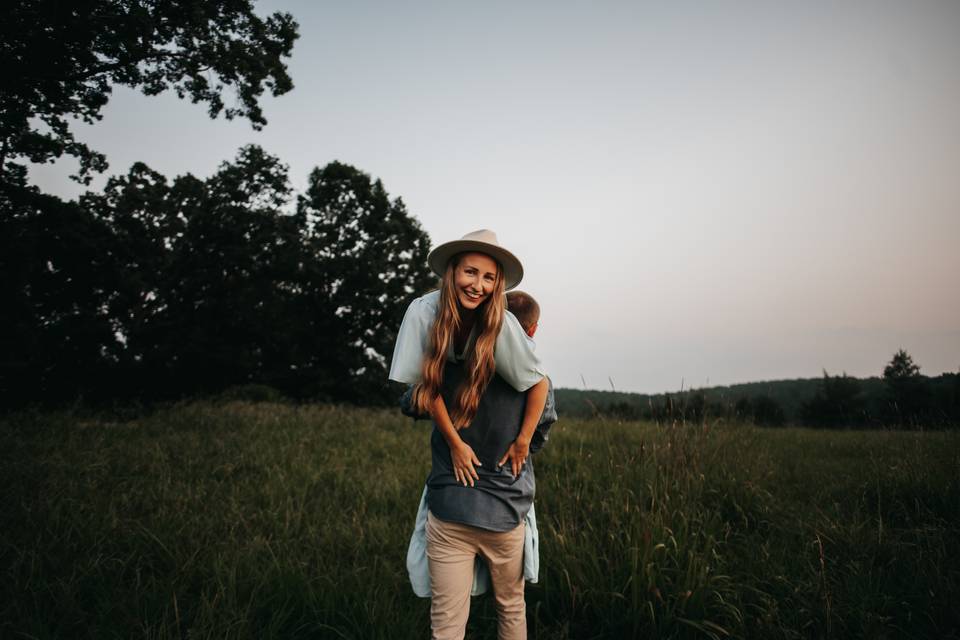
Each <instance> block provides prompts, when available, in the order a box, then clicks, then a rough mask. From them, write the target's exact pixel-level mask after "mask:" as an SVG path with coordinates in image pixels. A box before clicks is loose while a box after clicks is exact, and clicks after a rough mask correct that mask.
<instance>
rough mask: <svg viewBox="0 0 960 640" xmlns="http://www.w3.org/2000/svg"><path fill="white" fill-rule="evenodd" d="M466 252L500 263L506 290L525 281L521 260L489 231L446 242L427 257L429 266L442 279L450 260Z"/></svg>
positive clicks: (481, 231) (476, 232)
mask: <svg viewBox="0 0 960 640" xmlns="http://www.w3.org/2000/svg"><path fill="white" fill-rule="evenodd" d="M466 251H476V252H478V253H485V254H487V255H488V256H490V257H491V258H493V259H494V260H496V261H497V262H499V263H500V268H501V269H503V288H504V290H509V289H513V288H514V287H515V286H517V285H518V284H520V281H521V280H523V265H522V264H520V259H519V258H517V256H515V255H513V254H512V253H510V252H509V251H507V250H506V249H504V248H503V247H501V246H500V243H499V242H497V234H495V233H494V232H493V231H490V230H489V229H480V230H478V231H471V232H470V233H468V234H467V235H465V236H463V237H462V238H460V239H459V240H451V241H450V242H444V243H443V244H441V245H439V246H437V247H436V248H435V249H434V250H433V251H431V252H430V255H429V256H427V264H429V265H430V268H431V269H433V272H434V273H435V274H437V275H438V276H440V277H441V278H442V277H443V274H444V272H445V271H446V270H447V263H448V262H450V258H452V257H453V256H455V255H457V254H458V253H464V252H466Z"/></svg>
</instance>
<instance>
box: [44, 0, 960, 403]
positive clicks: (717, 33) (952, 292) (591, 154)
mask: <svg viewBox="0 0 960 640" xmlns="http://www.w3.org/2000/svg"><path fill="white" fill-rule="evenodd" d="M257 10H258V11H259V12H260V13H267V12H272V11H275V10H283V11H288V12H290V13H292V14H293V15H294V17H295V18H296V20H297V21H298V22H299V23H300V34H301V37H300V39H299V40H298V41H297V43H296V44H295V46H294V52H293V57H292V59H290V60H289V70H290V75H291V76H292V78H293V81H294V84H295V89H294V90H293V91H292V92H290V93H288V94H287V95H285V96H281V97H280V98H276V99H273V98H267V99H265V100H264V101H263V105H264V107H265V116H266V117H267V119H268V120H269V124H268V125H267V127H266V128H265V129H264V130H263V131H261V132H256V131H253V130H252V129H251V127H250V125H249V123H248V122H247V121H243V120H236V121H233V122H229V121H226V120H223V119H219V120H210V119H209V118H208V117H207V115H206V109H205V107H204V106H203V105H193V104H190V103H189V102H188V101H180V100H178V99H177V98H176V97H175V96H174V95H172V94H169V93H168V94H164V95H161V96H157V97H145V96H142V95H140V94H138V93H136V92H133V91H130V90H126V89H117V90H116V91H115V92H114V96H113V99H112V100H111V102H110V103H109V105H108V106H107V107H106V108H105V110H104V118H103V120H102V121H101V122H99V123H97V124H96V125H93V126H87V125H77V126H76V128H75V131H76V132H77V134H78V138H79V139H80V140H82V141H85V142H88V143H89V144H90V145H91V146H92V147H93V148H95V149H97V150H100V151H102V152H104V153H106V155H107V158H108V160H109V161H110V164H111V168H110V171H109V172H108V174H107V175H111V174H117V173H125V172H126V171H127V170H128V169H129V167H130V165H131V164H132V163H133V162H135V161H138V160H140V161H143V162H146V163H147V164H148V165H149V166H150V167H151V168H153V169H155V170H158V171H160V172H162V173H164V174H165V175H167V176H168V177H171V178H172V177H173V176H175V175H177V174H182V173H187V172H190V173H193V174H195V175H197V176H200V177H205V176H208V175H210V174H211V173H213V172H214V171H215V169H216V167H217V165H218V164H219V163H220V162H222V161H225V160H230V159H232V158H234V156H235V155H236V153H237V150H238V149H239V147H240V146H242V145H244V144H248V143H256V144H259V145H261V146H263V147H264V148H265V149H266V150H267V151H268V152H270V153H272V154H274V155H276V156H279V157H280V158H281V159H282V160H283V161H284V162H285V163H287V164H288V165H289V167H290V174H291V178H292V181H293V184H294V185H295V186H296V187H297V188H298V189H302V188H303V186H304V184H305V183H306V177H307V174H308V173H309V171H310V170H311V169H312V168H313V167H315V166H322V165H325V164H326V163H328V162H330V161H332V160H340V161H342V162H346V163H349V164H352V165H354V166H356V167H358V168H360V169H362V170H363V171H365V172H367V173H369V174H371V175H372V176H374V177H379V178H381V179H382V180H383V182H384V185H385V187H386V188H387V190H388V191H389V193H390V194H391V195H392V196H400V197H402V198H403V200H404V202H405V203H406V205H407V207H408V209H409V211H410V212H411V213H412V214H413V215H414V216H415V217H416V218H418V219H419V220H420V222H421V223H422V225H423V227H424V228H425V229H426V231H427V232H428V233H429V234H430V237H431V239H432V240H433V242H434V244H438V243H440V242H444V241H446V240H451V239H455V238H459V237H460V236H462V235H463V234H464V233H467V232H469V231H473V230H475V229H479V228H490V229H493V230H494V231H496V232H497V234H498V235H499V237H500V240H501V243H502V244H504V245H505V246H506V247H507V248H509V249H510V250H512V251H514V253H516V254H517V255H518V256H519V257H520V258H521V260H522V261H523V263H524V266H525V269H526V277H525V278H524V281H523V283H522V285H521V287H520V288H521V289H523V290H525V291H528V292H530V293H532V294H533V295H534V296H535V297H536V298H537V299H538V300H539V301H540V303H541V306H542V308H543V317H542V323H541V325H542V326H541V329H540V333H538V335H537V343H538V352H539V353H540V355H541V357H542V358H543V359H544V361H545V363H546V365H547V369H548V372H549V373H550V374H551V377H552V378H553V380H554V383H555V384H556V385H558V386H565V387H582V385H583V382H582V380H585V382H586V385H587V386H588V387H590V388H600V389H609V388H610V382H609V381H610V380H612V381H613V384H614V385H615V386H616V388H617V389H618V390H626V391H640V392H661V391H673V390H676V389H678V388H679V387H680V385H681V381H682V382H683V384H684V386H685V387H691V386H695V387H702V386H707V385H718V384H731V383H737V382H749V381H758V380H773V379H783V378H799V377H816V376H819V375H821V372H822V370H823V369H826V370H827V371H828V372H830V373H831V374H834V373H836V374H839V373H841V372H843V371H845V372H847V373H848V374H851V375H856V376H870V375H880V374H881V372H882V369H883V366H884V364H885V363H886V362H887V361H889V359H890V357H891V356H892V355H893V353H894V351H896V350H897V349H898V348H901V347H902V348H904V349H906V350H907V351H909V352H910V353H911V354H912V355H913V357H914V360H915V361H916V362H917V363H918V364H920V365H921V367H922V372H923V373H925V374H927V375H937V374H940V373H942V372H944V371H953V372H956V371H958V370H960V294H958V291H960V286H958V279H960V278H958V277H960V250H958V247H960V117H958V116H957V114H960V2H955V1H945V2H925V1H911V2H884V1H882V0H871V1H867V2H859V1H855V2H843V3H837V2H819V1H813V2H799V1H798V2H792V3H787V2H725V3H720V2H700V3H693V2H673V3H656V4H655V3H640V2H634V3H619V2H589V3H587V2H576V3H574V2H543V3H533V2H532V3H515V2H509V3H508V2H484V3H458V2H436V3H424V2H417V3H396V2H383V3H371V2H350V3H327V2H306V1H303V2H263V3H258V4H257ZM228 103H229V99H228ZM75 170H76V163H75V162H73V161H63V162H60V163H57V164H55V165H45V166H40V167H34V168H33V170H32V172H31V175H32V178H33V180H34V181H35V182H36V183H37V184H39V185H40V186H41V187H42V188H43V189H45V190H47V191H50V192H53V193H57V194H59V195H61V196H64V197H74V196H76V195H78V194H79V193H80V192H81V191H82V190H83V188H82V187H81V186H79V185H77V184H75V183H72V182H71V181H70V180H69V179H68V178H67V176H68V175H69V174H70V173H72V172H74V171H75ZM104 182H105V176H104V178H103V179H99V180H97V181H95V182H94V184H93V185H92V186H93V188H101V187H102V186H103V183H104ZM581 376H582V379H581Z"/></svg>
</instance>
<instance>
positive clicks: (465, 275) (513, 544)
mask: <svg viewBox="0 0 960 640" xmlns="http://www.w3.org/2000/svg"><path fill="white" fill-rule="evenodd" d="M428 261H429V263H430V267H431V268H432V269H433V271H434V272H435V273H437V274H438V275H439V276H440V277H441V286H440V289H439V291H433V292H431V293H428V294H427V295H425V296H422V297H421V298H418V299H416V300H414V301H413V302H412V303H411V304H410V307H409V308H408V309H407V312H406V315H405V316H404V320H403V323H402V324H401V327H400V331H399V333H398V336H397V344H396V347H395V349H394V357H393V362H392V363H391V369H390V378H391V379H392V380H397V381H399V382H406V383H411V384H415V385H416V386H415V388H414V399H413V400H414V405H415V408H417V409H419V410H420V412H422V413H429V414H430V416H431V417H432V418H433V422H434V433H433V436H432V437H431V449H432V452H433V462H432V468H431V471H430V477H429V478H428V481H427V504H428V506H429V512H428V520H427V525H426V526H427V530H426V534H427V535H426V538H427V557H428V561H429V572H430V580H431V596H432V600H431V608H430V618H431V626H432V628H433V637H434V638H462V637H463V634H464V630H465V627H466V622H467V617H468V616H469V605H470V599H469V598H470V588H471V583H472V580H473V566H474V557H475V556H476V555H478V554H479V555H481V556H482V557H483V558H484V559H485V560H486V562H487V567H488V569H489V571H490V577H491V582H492V583H493V590H494V596H495V598H496V605H497V612H498V623H499V635H500V637H501V638H525V637H526V613H525V606H524V602H523V543H524V525H523V519H524V517H525V515H526V510H527V509H529V508H530V505H531V503H532V499H533V491H534V484H533V474H532V470H529V471H528V469H529V463H528V462H527V457H528V455H529V445H530V439H531V437H532V435H533V432H534V429H535V428H536V425H537V422H538V420H539V418H540V414H541V412H542V411H543V407H544V402H545V400H546V395H547V389H548V383H547V380H546V378H545V376H544V373H543V371H542V370H541V366H540V362H539V360H538V359H537V357H536V355H535V354H534V352H533V348H532V345H531V344H530V342H529V341H528V340H527V337H526V335H525V333H524V332H523V329H522V328H521V327H520V324H519V323H518V322H517V319H516V318H515V317H513V315H512V314H510V313H508V312H506V311H505V310H504V306H505V299H504V292H505V290H506V289H509V288H513V287H515V286H516V285H517V284H518V283H519V282H520V279H521V278H522V277H523V267H522V265H521V264H520V261H519V260H518V259H517V258H516V256H514V255H513V254H512V253H510V252H509V251H507V250H506V249H504V248H503V247H501V246H500V245H499V243H498V242H497V239H496V235H495V234H494V233H493V232H492V231H487V230H481V231H476V232H473V233H470V234H467V235H466V236H464V237H463V238H462V239H460V240H457V241H453V242H447V243H445V244H442V245H440V246H439V247H437V248H436V249H434V250H433V251H432V252H431V253H430V256H429V258H428ZM494 352H496V358H494ZM461 363H462V365H461ZM494 373H496V374H498V375H499V378H494ZM492 381H493V382H492ZM507 385H509V387H512V388H513V390H515V391H511V390H509V388H507V390H506V391H504V389H503V388H505V387H507ZM516 392H526V397H524V396H523V395H522V394H521V393H516ZM510 416H514V418H512V419H511V418H510ZM504 461H509V463H510V464H509V466H504V467H503V468H498V467H499V465H498V463H501V462H504Z"/></svg>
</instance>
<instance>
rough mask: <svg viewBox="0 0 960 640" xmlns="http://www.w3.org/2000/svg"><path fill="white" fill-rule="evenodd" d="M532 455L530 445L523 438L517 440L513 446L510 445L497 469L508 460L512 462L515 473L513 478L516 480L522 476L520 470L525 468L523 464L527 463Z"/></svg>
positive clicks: (511, 465)
mask: <svg viewBox="0 0 960 640" xmlns="http://www.w3.org/2000/svg"><path fill="white" fill-rule="evenodd" d="M529 455H530V443H529V442H528V441H526V440H523V439H521V438H517V439H516V440H514V441H513V444H511V445H510V448H509V449H507V452H506V453H505V454H503V457H502V458H500V462H498V463H497V467H502V466H503V463H504V462H506V461H507V460H510V468H511V471H512V472H513V477H514V478H516V477H517V476H518V475H520V470H521V469H522V468H523V463H524V462H526V461H527V456H529Z"/></svg>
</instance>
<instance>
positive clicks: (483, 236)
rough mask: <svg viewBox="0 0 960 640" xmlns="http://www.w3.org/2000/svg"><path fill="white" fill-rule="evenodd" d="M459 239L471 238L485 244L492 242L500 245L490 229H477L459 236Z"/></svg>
mask: <svg viewBox="0 0 960 640" xmlns="http://www.w3.org/2000/svg"><path fill="white" fill-rule="evenodd" d="M460 239H461V240H473V241H475V242H485V243H487V244H493V245H496V246H498V247H499V246H500V242H498V241H497V234H496V233H494V232H493V231H491V230H490V229H477V230H476V231H471V232H470V233H468V234H467V235H465V236H463V237H462V238H460Z"/></svg>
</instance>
